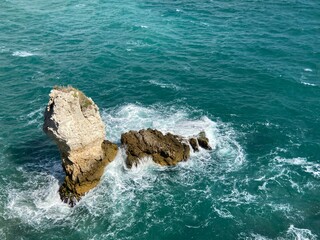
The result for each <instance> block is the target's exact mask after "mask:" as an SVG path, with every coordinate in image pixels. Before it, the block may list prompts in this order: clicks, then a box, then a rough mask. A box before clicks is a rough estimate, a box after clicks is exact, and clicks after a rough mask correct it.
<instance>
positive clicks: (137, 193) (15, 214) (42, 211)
mask: <svg viewBox="0 0 320 240" xmlns="http://www.w3.org/2000/svg"><path fill="white" fill-rule="evenodd" d="M39 112H40V110H36V111H34V112H31V113H30V114H29V116H28V118H34V117H36V116H37V115H38V114H39ZM194 114H196V115H197V116H198V117H192V116H194ZM102 118H103V120H104V121H105V123H106V128H107V138H108V139H110V140H111V141H113V142H117V143H119V142H120V135H121V133H123V132H126V131H128V130H139V129H142V128H148V127H151V128H157V129H159V130H161V131H163V132H172V133H174V134H179V135H182V136H185V137H188V136H193V135H196V134H198V133H199V132H200V131H205V132H206V135H207V137H208V138H209V141H210V144H211V145H212V147H213V148H214V151H211V152H210V151H205V150H202V151H200V152H197V153H191V159H190V160H189V161H187V162H184V163H181V164H179V165H178V166H176V167H161V166H158V165H156V164H155V163H154V162H153V161H151V159H149V158H146V159H143V160H142V162H141V164H140V165H138V167H133V168H132V169H127V167H126V165H125V158H126V155H125V151H124V149H120V151H119V153H118V155H117V157H116V159H115V160H114V161H113V162H112V163H110V164H109V165H108V166H107V167H106V169H105V172H104V175H103V177H102V179H101V182H100V184H99V185H98V186H97V187H96V188H94V189H93V190H91V191H90V192H88V194H87V195H86V196H84V197H83V198H82V200H81V201H80V202H79V203H78V204H77V205H76V207H74V208H69V207H68V206H67V205H66V204H64V203H61V201H60V197H59V194H58V189H59V180H58V179H57V176H60V177H61V179H60V180H62V176H61V175H63V172H62V168H61V166H60V162H59V161H55V162H52V161H51V160H46V161H45V164H44V163H43V162H41V163H37V164H36V163H29V164H27V165H23V166H22V167H20V168H19V169H18V170H19V172H20V173H21V174H22V177H23V178H24V179H25V182H24V183H23V184H22V185H19V186H18V185H17V186H7V187H6V188H7V190H6V191H7V192H8V202H7V204H6V217H7V218H18V219H20V220H21V221H22V222H24V223H26V224H28V225H31V226H33V227H35V228H41V229H45V228H50V227H52V224H59V225H60V224H64V225H65V226H66V227H68V228H70V229H75V230H77V226H79V225H81V231H86V229H83V227H84V226H83V225H82V224H80V223H81V221H89V220H88V219H90V218H91V217H92V216H94V217H102V216H104V217H106V218H108V219H109V220H110V222H109V223H108V226H106V234H105V235H104V237H106V238H117V236H118V234H119V233H120V232H121V231H122V229H129V228H132V227H134V226H135V225H136V224H138V223H139V221H143V222H148V225H147V227H146V229H144V230H143V231H144V232H145V233H147V232H148V231H149V230H150V228H151V227H152V226H155V225H158V226H163V227H168V226H171V225H170V223H172V221H173V218H172V216H170V214H168V215H164V216H162V217H161V218H159V217H155V215H157V211H159V208H160V206H159V204H161V209H172V210H174V214H177V216H178V215H181V214H188V213H186V212H185V209H190V211H192V209H193V204H201V202H203V201H213V200H210V199H212V198H213V196H214V193H212V189H211V188H210V186H207V188H205V189H203V187H197V185H199V181H200V182H202V181H203V179H207V181H211V182H212V181H221V182H225V181H227V180H226V178H225V176H224V174H225V173H226V172H230V171H237V170H238V169H239V168H241V166H242V165H243V164H244V163H245V156H244V153H243V150H242V148H241V146H240V144H239V143H238V142H237V141H236V134H235V132H234V131H233V130H232V128H231V127H230V126H229V125H227V124H224V123H222V122H215V121H213V120H211V119H210V118H209V117H207V116H205V115H203V114H201V113H197V111H195V110H190V109H187V108H181V107H180V108H175V107H164V106H160V105H154V106H150V107H144V106H140V105H135V104H127V105H124V106H120V107H115V108H112V109H108V110H103V111H102ZM216 161H219V163H218V164H217V163H216ZM34 168H36V169H43V170H45V171H40V172H34V171H33V172H30V169H34ZM168 186H170V187H168ZM181 194H183V196H184V197H183V199H184V201H183V202H180V203H179V202H176V201H177V200H176V199H175V198H178V199H179V198H181V197H182V196H180V195H181ZM159 199H162V202H161V203H159ZM253 200H254V196H252V195H250V194H249V193H247V192H245V191H243V190H238V189H237V188H236V187H235V186H234V189H233V191H232V193H230V194H229V195H227V198H224V197H223V198H221V199H218V202H216V204H214V203H212V206H214V207H213V211H215V212H216V213H218V215H219V216H220V217H222V218H233V216H232V214H231V212H230V211H229V209H228V208H227V207H222V206H220V205H219V202H228V203H231V204H248V203H249V202H252V201H253ZM146 207H147V211H146V213H145V215H144V216H143V218H141V216H140V215H141V208H146ZM83 212H88V213H89V214H83ZM79 214H80V215H81V217H79ZM190 214H191V213H190ZM160 215H161V214H160ZM191 216H192V215H190V218H191V219H192V217H191ZM168 223H169V224H168ZM119 224H120V225H119ZM205 224H207V223H205V222H200V223H198V222H196V221H195V222H192V221H191V222H190V224H189V223H188V224H187V225H188V226H191V227H192V226H193V227H194V226H205ZM89 227H90V225H89V226H88V228H89ZM172 231H173V229H172Z"/></svg>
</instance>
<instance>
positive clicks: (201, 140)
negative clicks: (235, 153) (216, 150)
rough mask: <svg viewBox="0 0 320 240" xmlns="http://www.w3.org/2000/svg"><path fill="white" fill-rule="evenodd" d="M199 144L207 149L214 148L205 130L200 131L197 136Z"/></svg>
mask: <svg viewBox="0 0 320 240" xmlns="http://www.w3.org/2000/svg"><path fill="white" fill-rule="evenodd" d="M197 140H198V143H199V146H200V147H202V148H204V149H206V150H212V148H211V147H210V145H209V139H208V138H207V137H206V133H205V132H203V131H202V132H200V133H199V135H198V137H197Z"/></svg>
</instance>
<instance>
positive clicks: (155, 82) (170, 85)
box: [149, 80, 183, 91]
mask: <svg viewBox="0 0 320 240" xmlns="http://www.w3.org/2000/svg"><path fill="white" fill-rule="evenodd" d="M149 83H151V84H152V85H155V86H159V87H161V88H168V89H174V90H177V91H179V90H182V89H183V88H182V87H179V86H177V85H176V84H173V83H163V82H160V81H156V80H150V81H149Z"/></svg>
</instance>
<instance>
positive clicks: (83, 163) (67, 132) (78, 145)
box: [43, 87, 118, 206]
mask: <svg viewBox="0 0 320 240" xmlns="http://www.w3.org/2000/svg"><path fill="white" fill-rule="evenodd" d="M49 96H50V100H49V103H48V106H47V107H46V110H45V113H44V124H43V130H44V132H45V133H46V134H47V135H49V136H50V137H51V138H52V139H53V140H54V141H55V142H56V144H57V145H58V148H59V151H60V154H61V158H62V166H63V169H64V171H65V173H66V177H65V181H64V183H63V184H62V186H61V187H60V189H59V193H60V197H61V199H62V200H63V201H64V202H68V203H69V204H70V205H71V206H73V205H74V204H75V202H76V201H79V200H80V198H81V196H83V195H84V194H85V193H86V192H88V191H89V190H90V189H92V188H93V187H95V186H96V185H97V184H98V183H99V181H100V178H101V176H102V174H103V171H104V167H105V166H106V165H107V164H108V163H109V162H111V161H112V160H113V159H114V158H115V156H116V154H117V151H118V147H117V145H115V144H113V143H111V142H109V141H105V140H104V139H105V126H104V123H103V121H102V119H101V117H100V114H99V108H98V107H97V105H96V104H95V103H94V102H93V101H92V99H91V98H88V97H86V96H85V95H84V94H83V93H82V92H81V91H79V90H77V89H75V88H72V87H56V88H55V89H53V90H52V91H51V92H50V95H49Z"/></svg>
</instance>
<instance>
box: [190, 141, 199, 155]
mask: <svg viewBox="0 0 320 240" xmlns="http://www.w3.org/2000/svg"><path fill="white" fill-rule="evenodd" d="M189 143H190V145H191V147H192V149H193V151H194V152H199V144H198V140H197V139H196V138H190V139H189Z"/></svg>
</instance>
